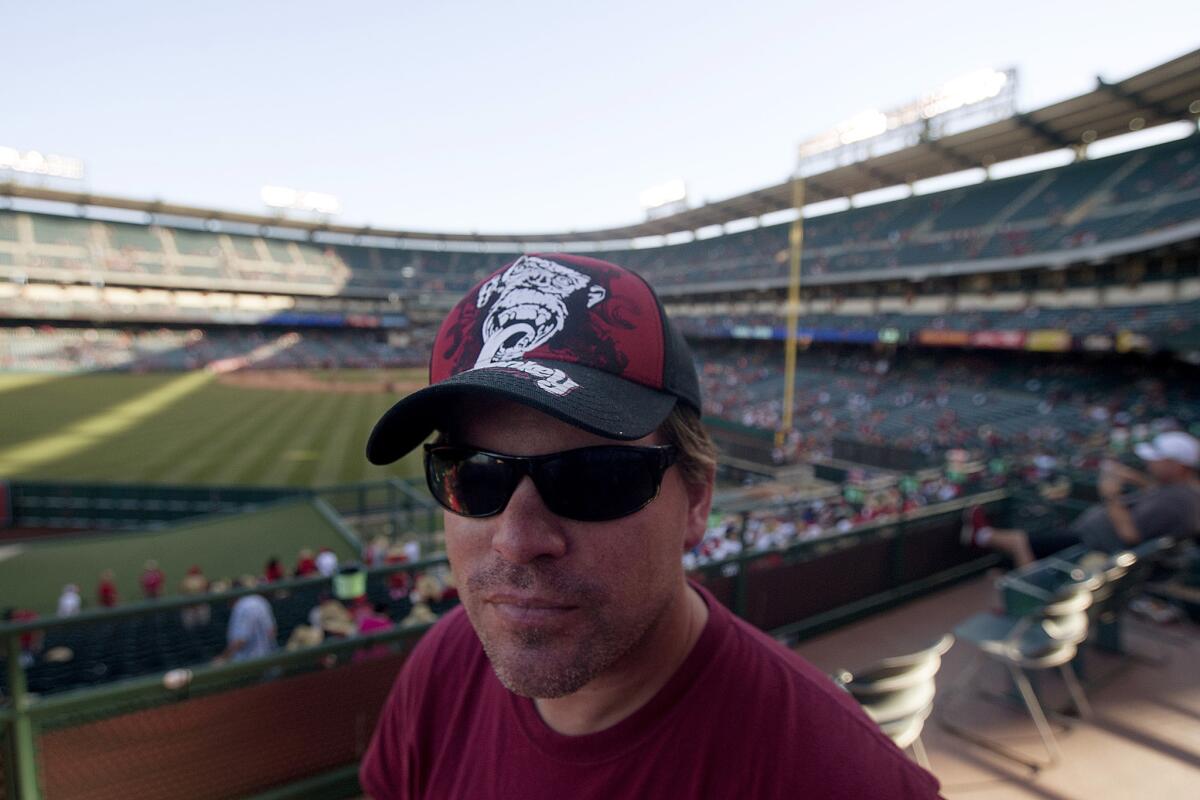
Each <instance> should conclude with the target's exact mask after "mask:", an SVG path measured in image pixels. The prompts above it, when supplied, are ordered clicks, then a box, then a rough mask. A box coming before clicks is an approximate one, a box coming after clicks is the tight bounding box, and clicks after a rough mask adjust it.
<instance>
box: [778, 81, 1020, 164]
mask: <svg viewBox="0 0 1200 800" xmlns="http://www.w3.org/2000/svg"><path fill="white" fill-rule="evenodd" d="M1016 86H1017V73H1016V70H1014V69H1007V70H997V69H990V68H989V69H980V70H975V71H974V72H969V73H967V74H966V75H961V76H959V77H957V78H955V79H954V80H952V81H947V82H946V83H944V84H942V85H941V86H939V87H938V88H937V89H935V90H934V91H932V92H929V93H927V94H925V95H924V96H922V97H921V98H920V99H918V100H914V101H913V102H910V103H906V104H905V105H902V106H897V107H895V108H890V109H886V110H883V111H880V110H876V109H870V110H867V111H863V112H860V113H859V114H856V115H855V116H853V117H851V118H850V119H847V120H844V121H843V122H840V123H838V124H837V125H835V126H834V127H833V128H832V129H830V130H827V131H825V132H823V133H820V134H818V135H816V136H813V137H811V138H809V139H806V140H805V141H803V142H801V143H800V146H799V160H798V162H797V165H796V174H797V175H799V176H801V177H807V176H809V175H816V174H818V173H820V172H825V171H828V170H831V169H836V168H837V167H841V166H846V165H849V164H855V163H858V162H860V161H865V160H866V159H868V158H873V157H875V156H879V155H883V154H886V153H893V152H896V151H898V150H902V149H904V148H906V147H912V146H914V145H916V144H917V143H918V142H920V141H922V140H933V139H939V138H941V137H943V136H948V135H951V134H953V133H957V132H959V131H963V130H967V129H969V128H972V127H977V126H979V125H986V124H988V123H990V122H995V121H997V120H1000V119H1004V118H1006V117H1009V116H1011V115H1012V114H1013V113H1014V112H1015V110H1016Z"/></svg>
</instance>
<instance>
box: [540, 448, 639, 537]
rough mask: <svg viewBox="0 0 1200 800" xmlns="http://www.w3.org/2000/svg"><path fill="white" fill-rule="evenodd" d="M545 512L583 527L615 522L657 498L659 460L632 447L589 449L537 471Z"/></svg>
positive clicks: (560, 458) (548, 463)
mask: <svg viewBox="0 0 1200 800" xmlns="http://www.w3.org/2000/svg"><path fill="white" fill-rule="evenodd" d="M534 480H535V482H536V484H537V488H538V493H539V494H540V495H541V496H542V501H543V502H544V503H545V504H546V507H547V508H549V509H550V510H551V511H553V512H554V513H555V514H558V515H559V516H562V517H567V518H568V519H575V520H580V521H582V522H602V521H604V520H611V519H618V518H620V517H624V516H627V515H629V514H632V513H634V512H635V511H638V510H639V509H641V508H642V507H643V506H645V505H646V504H647V503H649V502H650V501H651V500H653V499H654V498H655V497H656V496H657V495H658V487H659V484H660V482H661V480H662V471H661V469H660V467H659V461H658V454H657V453H656V452H654V451H647V450H644V449H641V448H633V447H589V448H586V449H583V450H575V451H568V452H566V453H563V454H562V455H560V456H559V457H558V458H553V459H549V460H547V461H544V462H542V463H541V464H539V465H538V469H537V470H536V471H535V473H534Z"/></svg>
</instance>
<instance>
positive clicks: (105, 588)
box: [96, 569, 118, 608]
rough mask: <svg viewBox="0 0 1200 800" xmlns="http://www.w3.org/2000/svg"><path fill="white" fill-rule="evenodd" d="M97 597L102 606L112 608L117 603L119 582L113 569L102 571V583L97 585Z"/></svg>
mask: <svg viewBox="0 0 1200 800" xmlns="http://www.w3.org/2000/svg"><path fill="white" fill-rule="evenodd" d="M96 599H97V601H98V602H99V603H100V607H101V608H112V607H113V606H115V605H116V604H117V602H118V599H117V583H116V579H115V576H114V575H113V571H112V570H111V569H106V570H104V571H103V572H101V573H100V583H99V584H98V585H97V586H96Z"/></svg>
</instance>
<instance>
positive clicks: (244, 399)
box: [148, 386, 293, 483]
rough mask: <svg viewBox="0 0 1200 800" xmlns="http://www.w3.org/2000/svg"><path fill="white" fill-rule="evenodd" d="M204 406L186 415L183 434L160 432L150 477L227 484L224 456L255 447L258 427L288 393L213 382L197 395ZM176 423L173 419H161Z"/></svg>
mask: <svg viewBox="0 0 1200 800" xmlns="http://www.w3.org/2000/svg"><path fill="white" fill-rule="evenodd" d="M203 400H204V401H205V402H206V403H207V404H208V407H207V408H206V409H204V410H203V411H202V412H201V413H198V414H196V415H193V416H192V417H191V420H190V422H191V426H190V427H189V428H186V430H187V431H188V434H187V435H186V436H182V437H181V436H180V435H179V433H178V428H176V430H175V431H171V430H166V431H163V440H164V442H166V443H168V444H167V446H165V447H164V448H163V452H162V455H161V456H160V457H159V458H158V459H156V460H155V462H154V463H153V464H151V465H148V466H149V467H150V468H152V469H153V472H151V473H150V475H151V476H152V477H150V479H151V480H160V481H164V482H181V483H232V482H233V481H232V479H231V477H230V476H229V475H228V473H227V470H226V465H227V464H228V463H229V460H230V456H231V455H232V454H234V453H237V452H238V451H239V450H240V449H242V448H245V447H255V446H257V445H256V444H255V443H256V442H257V439H258V431H259V429H260V428H261V427H262V426H263V425H264V424H265V423H266V422H267V421H268V420H270V419H271V418H273V417H274V416H275V415H276V414H278V413H281V412H282V411H283V410H285V409H286V408H288V407H289V406H290V405H291V403H292V402H293V401H292V398H291V397H290V396H289V395H288V394H286V393H284V392H267V391H255V390H251V389H232V388H230V387H226V386H216V387H213V392H212V394H211V395H210V396H209V397H206V398H203ZM164 422H165V423H167V424H173V425H176V426H178V424H179V420H165V421H164Z"/></svg>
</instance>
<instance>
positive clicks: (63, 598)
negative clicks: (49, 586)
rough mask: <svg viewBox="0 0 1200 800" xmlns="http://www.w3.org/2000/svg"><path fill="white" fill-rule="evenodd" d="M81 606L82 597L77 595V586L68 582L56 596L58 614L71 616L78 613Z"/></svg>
mask: <svg viewBox="0 0 1200 800" xmlns="http://www.w3.org/2000/svg"><path fill="white" fill-rule="evenodd" d="M82 606H83V599H82V598H81V597H80V596H79V587H78V586H76V585H75V584H73V583H68V584H67V585H66V586H64V587H63V590H62V594H60V595H59V596H58V616H60V617H73V616H75V615H76V614H78V613H79V609H80V608H81V607H82Z"/></svg>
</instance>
